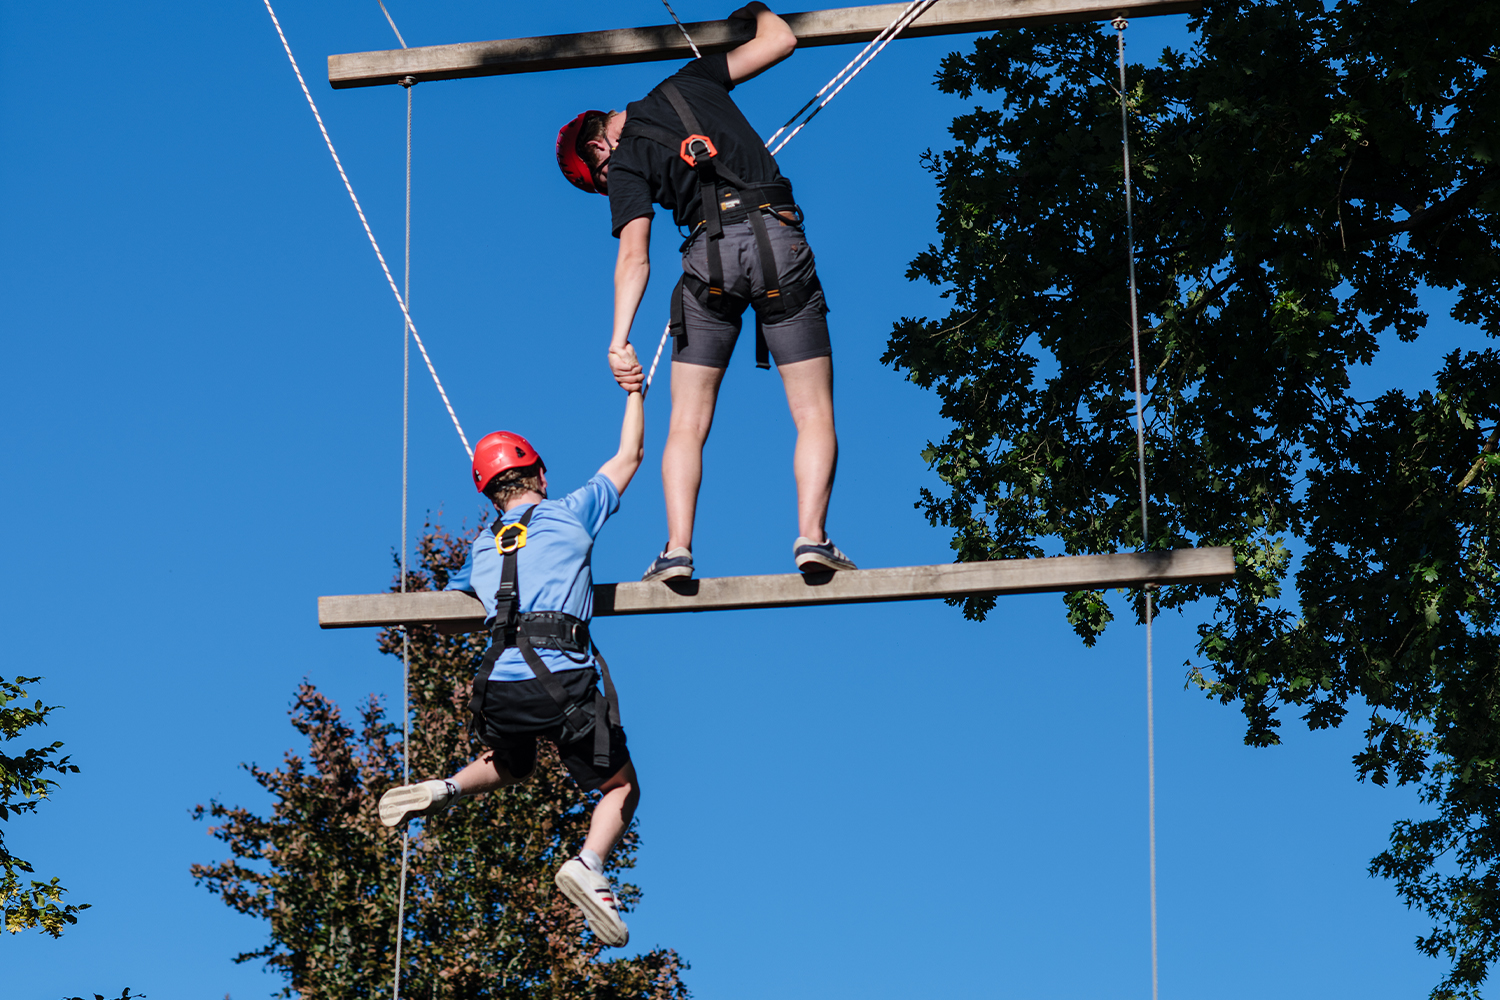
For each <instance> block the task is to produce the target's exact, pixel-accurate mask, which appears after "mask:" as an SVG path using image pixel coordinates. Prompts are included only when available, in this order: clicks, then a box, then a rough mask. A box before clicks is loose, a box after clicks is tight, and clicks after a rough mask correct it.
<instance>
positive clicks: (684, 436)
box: [661, 361, 826, 549]
mask: <svg viewBox="0 0 1500 1000" xmlns="http://www.w3.org/2000/svg"><path fill="white" fill-rule="evenodd" d="M723 379H724V369H722V368H708V367H705V366H704V365H690V364H686V363H684V362H681V361H674V362H672V421H671V424H670V426H669V429H668V431H667V445H666V448H664V449H663V450H662V456H661V485H662V491H663V492H664V493H665V494H666V500H667V548H668V549H676V548H684V549H691V548H692V547H693V520H694V518H695V517H696V516H697V513H698V487H699V485H700V484H701V483H702V482H703V444H704V442H705V441H707V440H708V432H709V429H710V428H711V427H713V423H714V404H715V403H716V402H718V399H719V383H720V382H722V381H723ZM825 506H826V502H825Z"/></svg>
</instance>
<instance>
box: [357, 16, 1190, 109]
mask: <svg viewBox="0 0 1500 1000" xmlns="http://www.w3.org/2000/svg"><path fill="white" fill-rule="evenodd" d="M906 6H907V5H906V4H904V3H887V4H877V5H875V6H870V7H840V8H836V9H834V10H810V11H806V12H804V13H800V14H784V15H782V16H783V18H784V19H785V20H786V22H787V24H788V25H789V26H790V27H791V29H792V31H793V32H795V33H796V35H797V44H798V45H799V46H801V47H804V48H806V47H810V46H815V45H844V44H847V43H851V42H868V41H870V40H871V39H873V38H875V36H877V35H879V34H880V33H881V32H882V31H884V30H885V28H886V26H887V25H889V24H890V23H891V22H892V21H894V20H895V19H896V18H897V17H898V16H900V14H901V12H902V11H904V10H905V9H906ZM1200 6H1202V4H1201V0H1123V2H1122V0H938V2H937V3H935V4H933V5H932V6H931V7H929V8H928V9H927V10H926V11H924V12H923V14H922V16H921V17H918V18H917V19H916V20H914V21H913V22H912V23H911V24H910V25H908V26H907V27H906V28H905V29H904V30H903V31H902V32H901V35H900V37H902V38H918V37H921V36H924V35H954V34H965V33H973V32H980V31H994V30H995V29H997V28H1003V27H1014V26H1017V25H1022V24H1058V23H1061V22H1065V21H1100V20H1106V19H1108V18H1112V17H1114V16H1115V15H1116V14H1121V13H1123V14H1125V15H1126V16H1129V17H1146V16H1149V15H1154V14H1180V13H1182V12H1184V11H1189V10H1194V9H1196V8H1198V7H1200ZM686 28H687V31H688V34H690V35H692V36H693V41H694V42H696V43H697V45H698V49H699V51H701V52H704V53H709V52H725V51H728V50H729V49H732V48H734V47H735V46H736V45H740V44H742V43H744V42H746V41H749V40H750V38H751V37H752V36H753V35H754V34H755V28H754V25H753V23H752V22H749V21H744V20H734V21H728V20H719V21H699V22H696V23H693V24H689V25H686ZM692 56H693V52H692V49H691V48H689V46H688V43H687V40H686V39H685V38H683V37H682V32H681V31H679V30H678V28H677V25H675V24H658V25H653V26H651V27H647V28H618V29H614V30H610V31H584V32H579V33H577V34H572V35H542V36H538V37H535V38H504V39H500V40H498V41H492V42H462V43H459V44H456V45H426V46H421V47H418V48H413V49H389V50H385V51H381V52H348V53H344V54H341V55H332V56H329V57H328V82H329V83H330V84H331V85H332V86H333V87H334V89H335V90H342V89H344V88H348V87H375V86H380V85H381V84H390V83H399V82H400V81H401V80H403V79H405V78H407V77H411V78H412V79H414V80H416V81H418V82H421V81H424V80H456V79H461V78H465V77H474V76H500V75H503V74H507V73H537V72H542V71H546V70H555V69H575V68H580V67H584V66H616V65H621V64H624V63H637V62H655V61H659V60H664V59H691V58H692Z"/></svg>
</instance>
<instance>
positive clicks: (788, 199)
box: [693, 182, 797, 232]
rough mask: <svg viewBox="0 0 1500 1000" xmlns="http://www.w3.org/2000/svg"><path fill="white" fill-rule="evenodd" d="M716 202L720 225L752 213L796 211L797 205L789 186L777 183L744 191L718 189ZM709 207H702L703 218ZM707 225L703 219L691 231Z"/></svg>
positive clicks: (728, 188) (746, 216)
mask: <svg viewBox="0 0 1500 1000" xmlns="http://www.w3.org/2000/svg"><path fill="white" fill-rule="evenodd" d="M705 193H706V192H705ZM717 201H718V210H719V223H720V225H723V224H725V223H729V222H739V221H740V220H741V219H746V218H749V217H750V215H751V213H753V212H760V211H767V210H775V209H790V210H791V211H793V212H795V211H797V203H796V202H795V201H794V200H793V197H792V187H791V185H790V184H786V183H779V182H771V183H767V184H759V185H756V186H755V187H750V188H746V189H744V190H736V189H734V188H731V187H725V188H720V189H719V190H718V192H717ZM711 207H712V206H709V205H704V206H703V211H704V214H705V216H706V215H707V213H708V211H709V209H710V208H711ZM707 225H708V219H707V218H706V217H705V218H702V219H699V220H698V224H697V225H696V226H694V227H693V229H694V231H695V232H696V231H697V230H699V229H702V228H703V227H705V226H707Z"/></svg>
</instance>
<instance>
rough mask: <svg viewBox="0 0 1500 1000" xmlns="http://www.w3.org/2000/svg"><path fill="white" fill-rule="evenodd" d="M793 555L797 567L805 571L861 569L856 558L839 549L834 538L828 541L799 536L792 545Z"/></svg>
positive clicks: (824, 571) (822, 571)
mask: <svg viewBox="0 0 1500 1000" xmlns="http://www.w3.org/2000/svg"><path fill="white" fill-rule="evenodd" d="M792 555H793V557H794V558H796V560H797V568H798V569H800V570H801V571H802V572H804V573H826V572H828V571H829V570H835V569H859V567H858V566H856V565H854V560H853V559H850V558H849V557H848V556H846V555H844V554H843V553H842V552H840V551H839V547H838V546H837V545H835V544H833V539H831V538H830V539H829V540H828V541H826V542H823V543H821V544H820V543H818V542H814V541H813V540H812V539H811V538H808V537H806V536H804V535H798V536H797V542H796V544H795V545H793V546H792Z"/></svg>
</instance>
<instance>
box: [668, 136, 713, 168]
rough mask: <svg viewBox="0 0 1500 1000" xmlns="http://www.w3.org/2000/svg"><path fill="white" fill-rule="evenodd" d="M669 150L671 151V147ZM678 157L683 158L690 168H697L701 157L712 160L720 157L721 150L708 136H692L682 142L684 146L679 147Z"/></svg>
mask: <svg viewBox="0 0 1500 1000" xmlns="http://www.w3.org/2000/svg"><path fill="white" fill-rule="evenodd" d="M667 148H668V149H670V148H671V147H670V146H669V147H667ZM677 155H678V156H681V157H682V159H683V161H684V162H685V163H687V165H688V166H690V167H697V166H698V164H699V162H700V160H699V157H702V158H703V159H705V160H711V159H713V158H714V157H715V156H718V155H719V150H718V147H717V146H715V145H714V141H713V140H712V139H710V138H709V137H708V136H706V135H690V136H688V137H687V138H686V139H684V140H682V145H681V146H679V147H678V150H677Z"/></svg>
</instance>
